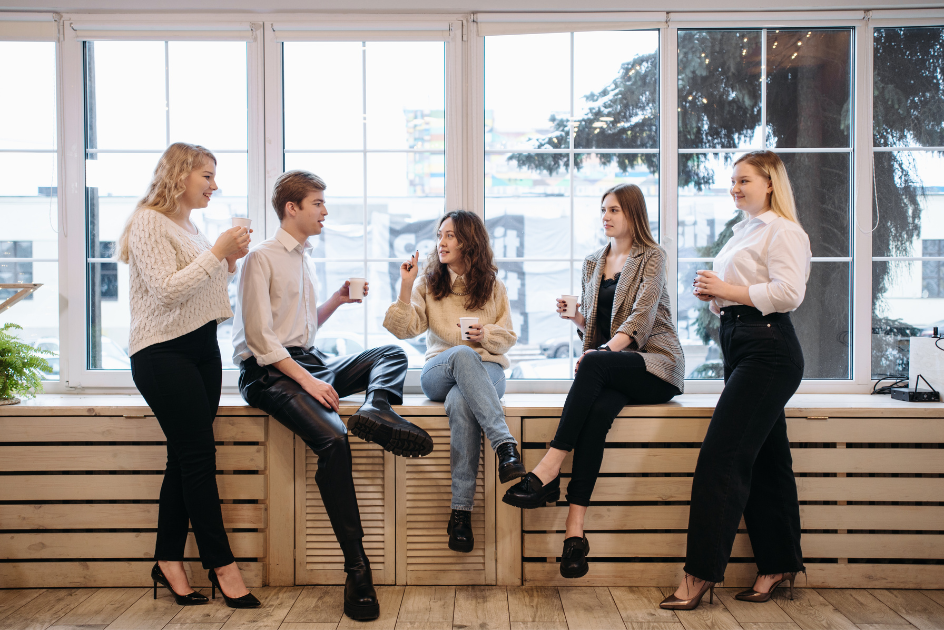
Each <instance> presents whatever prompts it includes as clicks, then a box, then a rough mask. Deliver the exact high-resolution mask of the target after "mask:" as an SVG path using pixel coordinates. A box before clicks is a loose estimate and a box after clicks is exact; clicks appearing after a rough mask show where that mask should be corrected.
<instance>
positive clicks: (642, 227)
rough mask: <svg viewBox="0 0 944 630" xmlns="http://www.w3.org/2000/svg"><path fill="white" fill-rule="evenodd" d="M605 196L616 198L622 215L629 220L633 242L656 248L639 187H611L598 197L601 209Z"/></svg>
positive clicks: (656, 244) (632, 185)
mask: <svg viewBox="0 0 944 630" xmlns="http://www.w3.org/2000/svg"><path fill="white" fill-rule="evenodd" d="M607 195H613V196H615V197H616V201H617V202H618V203H619V205H620V208H622V210H623V213H624V214H625V215H626V216H627V218H629V223H630V225H632V226H633V242H638V243H642V244H644V245H648V246H649V247H658V246H659V244H658V243H657V242H656V239H654V238H653V237H652V232H651V231H650V230H649V212H648V211H647V210H646V198H645V197H643V194H642V190H640V189H639V186H637V185H636V184H617V185H616V186H613V187H612V188H610V189H609V190H608V191H606V192H605V193H603V196H602V197H600V206H601V208H602V206H603V200H604V199H606V196H607Z"/></svg>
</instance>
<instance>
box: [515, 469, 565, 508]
mask: <svg viewBox="0 0 944 630" xmlns="http://www.w3.org/2000/svg"><path fill="white" fill-rule="evenodd" d="M559 499H560V473H558V475H557V476H556V477H554V480H553V481H549V482H548V483H547V485H544V484H542V483H541V479H540V478H539V477H538V476H537V475H535V474H534V473H528V474H527V475H525V476H524V477H522V478H521V481H519V482H518V483H516V484H515V485H513V486H512V487H510V488H508V490H506V491H505V496H503V497H502V502H503V503H507V504H508V505H513V506H515V507H517V508H524V509H526V510H533V509H535V508H539V507H544V504H545V503H549V502H552V501H557V500H559Z"/></svg>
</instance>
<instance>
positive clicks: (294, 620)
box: [0, 586, 944, 630]
mask: <svg viewBox="0 0 944 630" xmlns="http://www.w3.org/2000/svg"><path fill="white" fill-rule="evenodd" d="M671 590H672V589H668V588H655V587H648V588H629V587H611V588H605V587H579V586H574V587H560V588H557V587H508V588H505V587H500V586H407V587H403V586H380V587H378V588H377V592H378V595H379V597H380V602H381V616H380V618H379V619H377V620H376V621H373V622H369V623H361V622H356V621H352V620H350V619H348V618H346V617H344V616H343V614H342V599H343V589H342V587H340V586H305V587H303V586H296V587H264V588H257V589H254V591H253V592H254V593H255V594H256V596H257V597H258V598H259V599H260V600H262V602H263V607H262V608H260V609H256V610H237V611H233V610H231V609H229V608H227V607H226V606H225V605H224V604H223V601H222V600H221V599H219V598H218V599H216V600H211V602H210V604H209V605H206V606H194V607H188V608H181V607H180V606H177V605H176V604H174V601H173V599H172V598H171V597H170V594H169V593H168V592H167V591H166V590H159V591H158V598H157V599H156V600H155V599H153V596H152V592H151V590H150V589H143V588H103V589H75V588H73V589H16V590H15V589H6V590H4V589H0V630H24V629H28V630H234V629H240V630H241V629H246V630H348V629H351V628H364V629H365V630H368V629H369V630H376V629H379V628H382V629H384V630H459V629H470V630H471V629H475V630H578V629H579V630H613V629H615V630H739V629H740V630H915V629H918V630H944V591H896V590H887V589H869V590H864V589H862V590H854V589H796V591H795V592H794V593H795V596H794V599H793V601H790V600H789V599H788V598H787V595H786V592H785V591H783V590H778V591H777V593H776V594H775V596H774V598H773V599H772V600H771V601H770V602H767V603H764V604H749V603H745V602H741V601H738V600H736V599H734V595H735V593H737V591H738V589H730V588H722V589H717V590H716V591H715V600H714V603H713V604H708V602H707V599H706V600H705V601H703V602H702V605H701V606H699V607H698V608H697V609H696V610H693V611H680V612H677V613H676V612H672V611H668V610H662V609H660V608H659V601H661V599H662V597H663V596H664V595H666V594H668V593H670V592H671Z"/></svg>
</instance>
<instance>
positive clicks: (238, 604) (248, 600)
mask: <svg viewBox="0 0 944 630" xmlns="http://www.w3.org/2000/svg"><path fill="white" fill-rule="evenodd" d="M207 579H209V580H210V584H212V585H213V591H212V595H213V599H216V589H220V595H222V596H223V601H225V602H226V605H227V606H229V607H230V608H259V606H262V602H260V601H259V600H258V599H256V596H255V595H253V594H252V593H246V594H245V595H243V596H242V597H229V596H228V595H227V594H226V593H224V592H223V587H222V586H220V579H219V577H217V575H216V571H214V570H213V569H210V571H209V572H208V573H207Z"/></svg>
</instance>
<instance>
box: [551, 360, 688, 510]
mask: <svg viewBox="0 0 944 630" xmlns="http://www.w3.org/2000/svg"><path fill="white" fill-rule="evenodd" d="M678 394H679V390H678V388H677V387H676V386H675V385H672V384H671V383H667V382H665V381H663V380H662V379H661V378H659V377H658V376H655V375H653V374H650V373H649V372H647V371H646V362H645V361H644V360H643V358H642V357H641V356H639V353H638V352H606V351H602V352H599V351H598V352H590V353H587V354H585V355H584V356H583V358H582V359H581V360H580V366H579V367H578V369H577V374H576V376H574V384H573V385H571V387H570V392H569V393H568V394H567V401H566V402H565V403H564V410H563V413H561V419H560V423H559V424H558V425H557V434H556V435H555V436H554V439H553V440H551V446H552V447H553V448H559V449H560V450H562V451H571V450H572V451H574V465H573V471H572V473H571V477H570V483H569V484H568V485H567V497H566V498H567V501H569V502H570V503H573V504H574V505H585V506H588V505H590V496H591V495H592V494H593V487H594V486H595V485H596V483H597V477H598V476H599V474H600V466H601V465H602V464H603V451H604V447H605V442H606V434H607V433H608V432H609V430H610V427H611V426H613V420H615V419H616V416H617V415H618V414H619V412H620V411H621V410H622V409H623V407H625V406H626V405H657V404H660V403H664V402H668V401H669V400H671V399H672V397H673V396H676V395H678Z"/></svg>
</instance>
